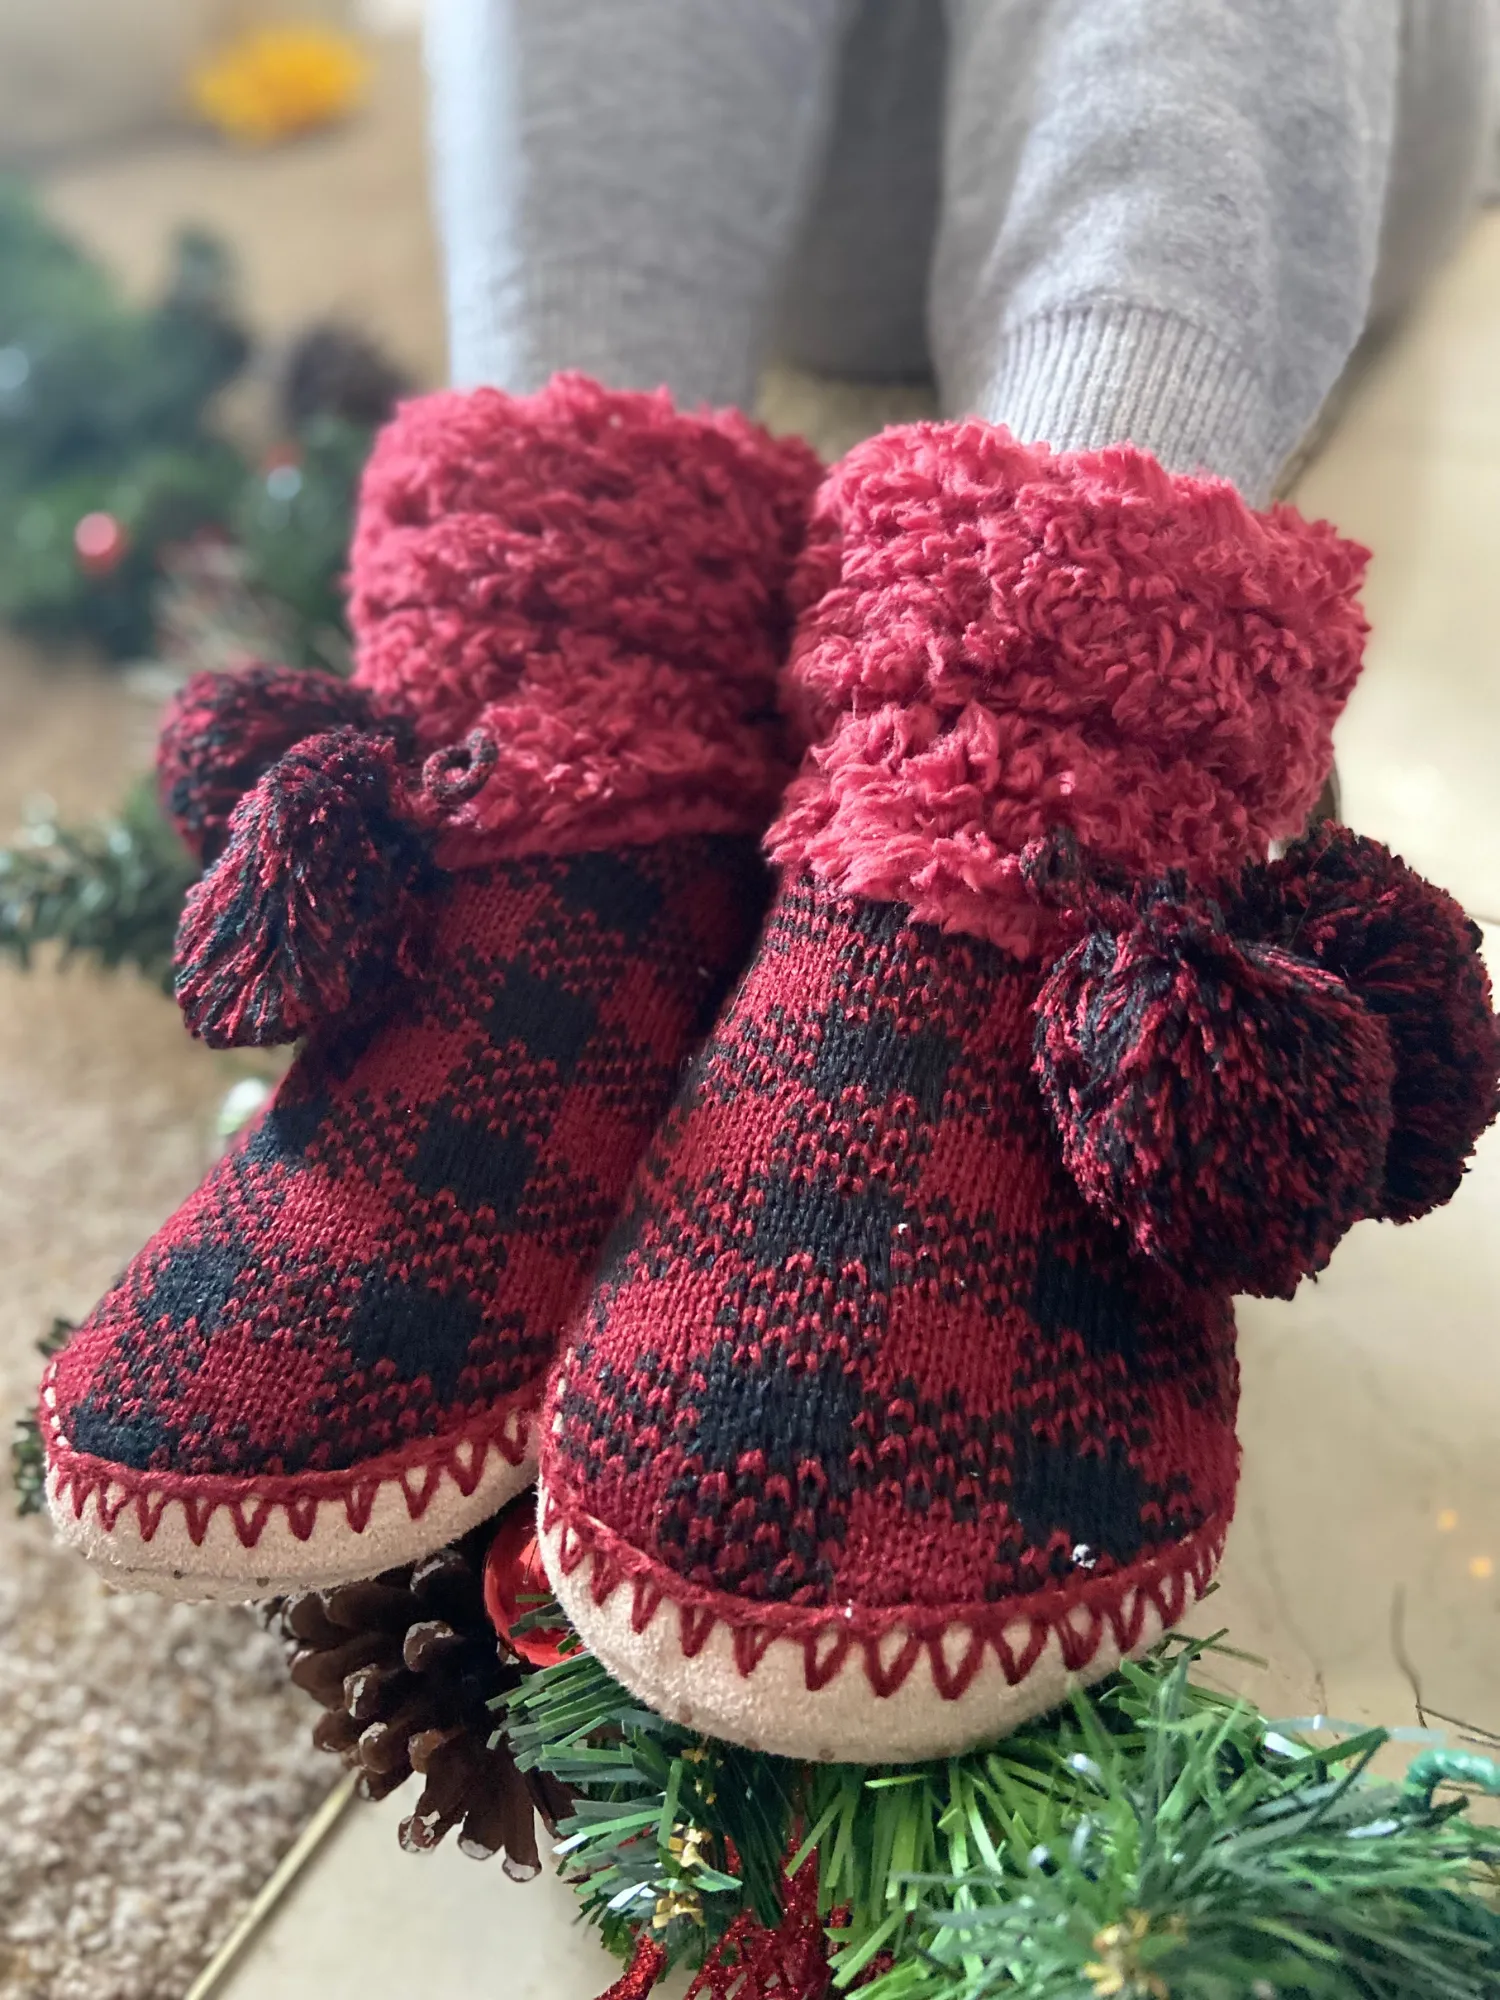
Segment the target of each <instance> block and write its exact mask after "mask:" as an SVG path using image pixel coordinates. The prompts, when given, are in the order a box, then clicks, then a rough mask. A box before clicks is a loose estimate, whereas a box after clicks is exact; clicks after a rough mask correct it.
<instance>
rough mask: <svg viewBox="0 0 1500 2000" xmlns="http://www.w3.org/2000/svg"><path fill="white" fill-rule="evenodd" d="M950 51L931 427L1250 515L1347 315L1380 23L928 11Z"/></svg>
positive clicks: (1143, 8)
mask: <svg viewBox="0 0 1500 2000" xmlns="http://www.w3.org/2000/svg"><path fill="white" fill-rule="evenodd" d="M1453 4H1454V6H1455V7H1456V9H1458V10H1460V11H1461V10H1462V9H1463V8H1464V6H1465V4H1466V0H1453ZM949 26H950V34H951V57H950V79H949V95H948V123H947V132H946V153H945V184H944V201H943V217H942V225H941V231H940V237H939V244H938V251H937V256H936V259H935V264H934V273H933V284H932V293H931V313H932V329H933V348H934V355H935V358H936V361H937V366H938V378H939V384H940V388H941V391H942V395H943V399H944V404H945V407H946V408H947V409H948V410H949V411H950V412H953V413H958V412H969V413H974V414H978V415H980V416H984V417H986V418H990V419H992V420H995V421H998V422H1002V423H1005V424H1007V425H1008V426H1009V427H1010V428H1011V429H1012V430H1013V431H1014V432H1015V433H1016V434H1017V435H1018V436H1019V437H1021V438H1022V439H1023V440H1025V441H1028V442H1030V441H1040V440H1045V441H1046V442H1049V443H1051V444H1053V445H1055V446H1058V447H1086V446H1093V445H1102V444H1108V443H1112V442H1119V441H1123V440H1129V441H1130V442H1133V443H1135V444H1138V445H1141V446H1143V447H1145V448H1146V449H1148V450H1150V451H1152V452H1154V453H1155V454H1156V455H1157V456H1158V457H1159V458H1160V459H1161V460H1162V461H1163V463H1164V464H1166V465H1167V466H1168V467H1170V468H1172V469H1174V470H1192V469H1199V468H1203V469H1207V470H1210V471H1213V472H1217V473H1220V474H1222V475H1224V476H1226V477H1228V478H1230V479H1232V480H1234V481H1235V482H1236V483H1237V484H1238V485H1239V486H1240V487H1241V488H1242V490H1243V491H1244V492H1245V493H1246V494H1247V495H1248V496H1249V497H1251V498H1252V499H1258V498H1261V497H1263V496H1264V495H1265V493H1266V492H1267V490H1268V489H1269V486H1270V484H1271V482H1272V480H1273V479H1274V477H1275V473H1276V470H1277V468H1278V466H1279V465H1280V464H1281V462H1282V460H1283V459H1284V458H1285V456H1286V454H1287V453H1288V452H1289V451H1290V450H1291V448H1292V446H1293V445H1294V444H1295V442H1296V440H1297V438H1298V437H1299V435H1300V434H1301V432H1302V431H1303V429H1304V428H1305V427H1306V425H1307V424H1308V423H1309V422H1310V421H1311V419H1312V417H1313V415H1314V413H1315V412H1316V410H1317V408H1318V406H1319V404H1320V403H1321V402H1322V400H1323V398H1324V396H1325V395H1326V394H1327V392H1328V390H1329V388H1330V387H1331V386H1332V384H1333V382H1334V381H1335V379H1336V378H1337V376H1338V373H1339V371H1340V369H1341V368H1342V367H1343V365H1344V362H1345V360H1346V358H1347V356H1348V354H1349V352H1350V350H1351V348H1352V347H1353V345H1354V342H1355V340H1356V339H1357V337H1358V335H1359V332H1360V329H1361V327H1362V326H1363V324H1364V321H1365V317H1366V314H1367V312H1368V310H1369V305H1370V297H1371V288H1372V282H1373V279H1374V274H1375V269H1376V262H1377V253H1378V247H1379V243H1380V235H1381V219H1382V211H1383V205H1384V201H1385V194H1386V187H1387V182H1388V179H1389V175H1390V169H1391V155H1392V143H1393V134H1394V131H1395V127H1396V107H1397V73H1398V50H1399V27H1400V6H1399V0H1322V4H1320V5H1318V6H1315V7H1309V6H1306V5H1304V4H1302V0H1238V4H1235V5H1228V4H1225V0H1111V3H1110V5H1109V6H1107V7H1101V6H1098V5H1096V4H1094V0H949Z"/></svg>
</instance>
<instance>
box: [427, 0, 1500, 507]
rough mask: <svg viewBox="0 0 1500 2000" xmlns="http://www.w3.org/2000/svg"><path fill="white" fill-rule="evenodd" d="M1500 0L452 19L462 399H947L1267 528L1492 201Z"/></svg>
mask: <svg viewBox="0 0 1500 2000" xmlns="http://www.w3.org/2000/svg"><path fill="white" fill-rule="evenodd" d="M1489 4H1490V0H433V4H432V6H431V8H430V11H429V29H428V58H429V65H430V69H431V74H432V81H433V139H434V159H435V166H436V185H437V191H438V207H439V214H440V220H441V225H442V232H443V238H444V244H445V251H446V259H447V274H448V303H449V316H450V329H451V341H452V372H453V377H454V380H455V381H456V382H457V383H459V384H460V385H468V384H473V383H477V382H494V383H498V384H500V385H501V386H503V387H507V388H511V389H515V390H524V389H528V388H531V387H534V386H535V385H536V384H537V383H539V382H540V381H542V380H544V379H545V378H546V377H547V376H548V375H549V374H551V373H552V372H553V370H554V369H557V368H561V367H575V368H582V369H585V370H586V371H588V372H589V373H591V374H594V375H597V376H599V377H601V378H602V379H603V380H605V381H607V382H610V383H612V384H616V385H619V386H654V385H656V384H657V383H663V382H664V383H666V384H667V386H668V387H669V388H670V389H672V390H673V392H674V393H675V395H676V396H677V397H678V399H679V400H682V401H686V402H695V401H698V400H700V399H706V400H708V401H711V402H715V403H741V404H748V403H749V402H751V401H752V400H753V395H754V387H755V382H756V379H757V376H758V373H759V371H760V369H761V366H762V364H763V362H764V361H765V359H766V358H767V356H768V354H770V353H772V352H777V353H779V354H780V355H781V356H782V357H783V358H786V359H789V360H792V361H794V362H797V363H800V364H801V365H803V366H806V367H811V368H814V369H816V370H819V371H822V372H825V373H830V374H835V375H843V376H854V377H893V376H894V377H902V376H916V375H921V374H925V373H931V374H932V375H933V376H934V377H935V380H936V383H937V388H938V394H939V399H940V403H941V406H942V407H943V409H944V410H945V411H946V412H948V413H951V414H959V413H965V412H976V413H978V414H980V415H983V416H985V417H988V418H991V419H993V420H995V421H998V422H1003V423H1006V424H1008V425H1009V426H1010V427H1011V429H1012V430H1014V431H1015V432H1016V433H1017V434H1018V435H1019V436H1021V437H1023V438H1026V439H1046V440H1048V441H1050V442H1051V443H1053V444H1054V445H1057V446H1058V447H1060V448H1066V447H1080V446H1089V445H1098V444H1104V443H1110V442H1116V441H1119V440H1122V439H1129V440H1132V441H1134V442H1135V443H1138V444H1141V445H1143V446H1145V447H1146V448H1147V449H1149V450H1151V451H1154V452H1155V453H1156V454H1157V455H1158V456H1159V457H1160V458H1161V459H1162V460H1163V461H1164V462H1165V463H1166V464H1168V465H1169V466H1172V467H1174V468H1179V469H1192V468H1206V469H1209V470H1212V471H1215V472H1218V473H1221V474H1223V475H1224V476H1226V477H1228V478H1230V479H1233V480H1234V481H1236V482H1237V483H1238V484H1239V486H1240V487H1241V488H1242V489H1243V490H1244V491H1245V492H1246V493H1247V494H1248V495H1249V496H1250V497H1251V498H1252V499H1257V500H1258V499H1260V498H1262V497H1263V496H1264V494H1265V493H1266V491H1267V490H1268V488H1269V487H1270V485H1271V483H1272V481H1273V479H1274V477H1275V474H1276V471H1277V468H1278V467H1279V466H1280V465H1281V464H1282V462H1283V461H1284V459H1285V458H1286V456H1287V455H1288V453H1289V452H1290V451H1291V450H1292V448H1293V447H1294V446H1295V444H1296V443H1297V440H1298V439H1299V437H1300V436H1301V435H1302V434H1303V432H1304V431H1305V430H1306V429H1307V427H1308V426H1309V425H1310V424H1311V423H1312V421H1313V419H1314V418H1315V416H1316V414H1317V412H1318V409H1319V407H1320V405H1321V404H1322V402H1323V399H1324V398H1325V396H1326V395H1327V394H1328V391H1329V390H1330V388H1331V387H1332V385H1333V384H1334V382H1335V381H1336V379H1337V378H1338V376H1339V373H1340V371H1341V370H1342V369H1343V367H1344V365H1345V363H1346V361H1347V359H1348V357H1349V354H1350V352H1351V351H1352V349H1353V347H1354V345H1355V343H1356V341H1357V340H1358V338H1359V336H1360V334H1361V332H1362V331H1363V329H1364V328H1365V327H1366V325H1367V324H1369V322H1370V321H1371V318H1372V316H1377V317H1378V316H1379V315H1382V314H1386V313H1389V312H1392V311H1394V310H1395V309H1397V308H1398V307H1399V306H1400V305H1401V304H1402V303H1403V302H1404V300H1405V299H1406V298H1407V297H1409V296H1410V295H1411V293H1412V292H1413V291H1414V290H1415V289H1416V288H1417V286H1418V285H1419V284H1420V282H1421V280H1422V278H1423V277H1424V276H1425V275H1426V273H1427V272H1428V271H1429V270H1430V269H1431V268H1432V266H1433V264H1434V263H1435V262H1436V261H1437V259H1438V258H1439V257H1440V256H1441V255H1442V253H1443V252H1444V250H1445V249H1446V248H1447V247H1448V245H1449V243H1450V241H1451V239H1452V237H1453V234H1454V233H1455V230H1456V228H1457V227H1458V225H1459V224H1460V222H1461V221H1462V218H1463V216H1464V215H1465V213H1466V212H1467V210H1468V207H1469V205H1470V203H1471V201H1472V200H1473V198H1474V194H1475V190H1476V187H1477V185H1478V181H1479V177H1480V174H1481V171H1482V164H1483V160H1484V153H1485V144H1486V138H1487V129H1488V128H1487V116H1488V82H1489V79H1488V60H1487V59H1488V53H1489V47H1490V42H1489V36H1488V33H1487V20H1488V16H1487V9H1488V5H1489Z"/></svg>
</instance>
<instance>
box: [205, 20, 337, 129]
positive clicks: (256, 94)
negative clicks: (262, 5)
mask: <svg viewBox="0 0 1500 2000" xmlns="http://www.w3.org/2000/svg"><path fill="white" fill-rule="evenodd" d="M368 76H369V65H368V63H367V62H366V60H365V57H364V53H363V51H362V50H361V48H360V46H359V44H358V42H356V41H354V40H352V39H351V37H350V36H348V35H341V34H339V33H338V32H337V31H336V30H334V29H332V28H321V27H316V26H313V25H308V26H306V27H292V26H288V27H284V28H261V29H258V30H256V31H255V32H254V33H252V34H248V35H245V36H242V37H241V38H240V39H239V40H238V41H236V42H233V43H231V44H230V46H229V47H228V48H226V49H224V50H222V51H221V52H220V53H219V54H218V55H216V56H214V57H211V58H210V60H209V61H207V62H206V63H204V64H203V65H202V66H201V68H199V69H197V70H196V71H195V72H194V73H193V75H192V77H191V78H190V79H189V85H188V88H189V93H190V95H191V97H192V101H193V106H194V109H195V110H197V111H198V112H199V114H200V115H201V116H202V117H204V118H206V119H207V120H208V121H209V123H210V124H211V125H216V126H217V127H218V128H219V130H220V131H221V132H223V133H224V134H225V135H226V136H227V137H229V138H231V139H237V140H239V141H240V142H241V143H242V144H244V145H249V146H268V145H271V144H273V143H274V142H275V141H276V140H277V139H286V138H290V137H291V136H292V135H293V134H295V133H298V132H307V131H311V130H312V129H313V128H314V127H316V126H319V125H327V124H331V123H332V122H333V121H334V120H335V119H338V118H342V117H343V116H344V115H345V114H346V113H347V112H349V111H351V110H352V109H353V108H354V106H355V105H356V104H357V103H358V102H359V101H360V99H361V97H362V96H363V95H364V90H365V84H366V80H367V78H368Z"/></svg>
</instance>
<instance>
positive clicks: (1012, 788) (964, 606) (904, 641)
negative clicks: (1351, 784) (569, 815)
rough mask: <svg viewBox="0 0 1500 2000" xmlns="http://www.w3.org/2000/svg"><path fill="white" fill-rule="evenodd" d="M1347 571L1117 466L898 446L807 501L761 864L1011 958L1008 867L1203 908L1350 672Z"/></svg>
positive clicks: (1292, 777)
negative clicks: (1064, 851)
mask: <svg viewBox="0 0 1500 2000" xmlns="http://www.w3.org/2000/svg"><path fill="white" fill-rule="evenodd" d="M1365 559H1366V558H1365V551H1364V550H1362V549H1360V548H1358V547H1356V546H1355V545H1354V544H1353V543H1350V542H1346V541H1343V540H1341V539H1340V538H1339V537H1338V536H1337V535H1336V534H1335V533H1334V531H1333V530H1332V529H1331V528H1330V527H1328V525H1327V524H1326V523H1308V522H1306V521H1304V520H1303V519H1302V518H1301V516H1300V515H1298V514H1297V513H1296V512H1295V511H1294V510H1293V509H1291V508H1290V507H1277V508H1273V509H1272V510H1271V511H1270V512H1269V513H1266V514H1253V513H1251V511H1250V510H1249V508H1247V507H1246V506H1245V504H1244V502H1243V501H1242V500H1241V499H1240V498H1239V496H1238V495H1237V494H1236V493H1235V491H1234V489H1233V488H1232V487H1231V486H1229V485H1228V484H1226V483H1225V482H1224V481H1222V480H1214V479H1190V478H1181V477H1175V478H1174V477H1172V476H1171V475H1169V474H1168V473H1166V472H1164V471H1163V470H1162V468H1161V467H1160V466H1159V465H1158V464H1156V462H1155V461H1154V460H1153V459H1151V458H1150V457H1148V456H1147V455H1146V454H1145V453H1144V452H1140V451H1136V450H1133V449H1131V448H1129V447H1120V448H1119V449H1116V450H1110V451H1101V452H1087V453H1077V454H1056V455H1055V454H1053V453H1051V452H1049V451H1048V450H1047V449H1046V447H1045V446H1041V447H1037V446H1023V445H1020V444H1017V443H1016V442H1015V440H1014V439H1013V438H1011V437H1010V436H1009V435H1008V434H1007V433H1006V432H1005V431H1003V430H999V429H997V428H995V427H993V426H991V425H988V424H981V423H966V424H958V425H940V424H916V425H911V426H908V427H907V428H905V429H902V430H891V431H886V432H885V433H883V434H882V435H881V436H880V437H877V438H873V439H871V440H870V441H869V442H868V443H867V444H864V445H861V446H859V447H858V448H857V449H856V450H854V451H853V452H851V453H850V454H849V456H848V457H847V458H846V459H845V460H844V461H843V463H842V465H840V466H839V467H838V468H837V469H836V470H835V471H834V472H833V473H832V474H831V475H830V477H829V479H828V480H827V481H826V482H825V484H824V486H823V488H822V490H821V492H820V494H819V497H818V502H817V506H816V509H815V512H814V519H813V524H812V528H811V530H810V533H809V538H808V546H807V550H806V553H805V555H804V557H803V562H802V566H801V572H800V574H799V577H798V581H797V591H798V595H799V599H800V601H801V602H802V603H803V604H805V605H806V606H807V609H806V612H805V614H804V616H803V618H802V621H801V623H800V625H799V628H798V632H797V637H796V643H795V648H794V653H793V659H792V665H791V673H790V679H791V683H792V687H793V689H794V696H795V701H796V706H797V709H798V712H799V714H800V716H801V718H802V721H803V724H804V727H805V729H806V732H807V734H808V736H809V738H810V740H811V741H812V743H813V745H814V747H813V750H812V752H811V755H810V757H809V758H808V761H807V764H806V765H805V766H804V769H803V771H802V773H801V774H800V775H799V777H798V778H797V780H796V781H795V783H794V784H793V786H792V788H791V791H790V792H789V794H788V796H787V799H786V801H785V803H784V805H783V808H782V811H781V812H780V814H779V815H778V818H777V823H776V827H775V830H774V833H773V835H772V839H771V843H770V849H771V854H772V856H773V858H774V859H775V860H776V861H777V862H778V863H780V864H781V866H783V867H784V868H786V869H788V870H791V871H793V872H795V871H796V870H797V869H799V868H802V867H804V866H811V867H812V868H813V869H815V870H816V871H817V873H818V874H819V875H820V876H822V878H823V879H824V880H825V881H827V882H828V883H830V885H831V886H833V887H835V888H839V889H845V890H849V891H851V892H854V893H858V894H861V895H869V896H876V897H880V898H884V899H888V900H891V901H901V902H904V903H906V904H907V905H908V906H909V907H910V908H911V909H913V910H914V911H915V913H916V914H917V915H918V916H919V917H921V918H923V919H925V920H927V921H930V922H934V923H938V924H941V925H944V926H957V927H959V928H962V929H965V930H970V931H973V932H975V933H976V934H978V935H981V936H985V937H989V938H991V939H992V940H993V941H994V942H996V943H998V944H1003V945H1006V946H1007V947H1008V948H1010V949H1013V950H1018V951H1025V950H1026V949H1027V948H1028V946H1029V944H1030V942H1031V940H1032V937H1033V935H1034V932H1035V920H1034V915H1033V911H1032V906H1031V904H1030V902H1029V899H1028V898H1027V897H1026V896H1025V894H1024V892H1023V891H1022V890H1021V889H1020V885H1019V881H1018V869H1019V855H1020V852H1021V850H1022V848H1023V847H1024V846H1025V845H1026V843H1027V842H1028V841H1029V840H1031V839H1033V838H1035V837H1037V836H1038V835H1041V834H1045V833H1048V832H1051V831H1054V830H1056V829H1058V828H1066V829H1068V830H1070V831H1071V832H1072V833H1073V834H1074V835H1075V836H1076V837H1077V839H1078V840H1079V842H1080V843H1082V844H1083V845H1084V846H1086V847H1087V848H1088V850H1089V851H1090V852H1091V853H1092V854H1093V855H1095V856H1096V857H1097V858H1098V859H1099V860H1100V861H1101V862H1104V863H1109V864H1115V865H1118V866H1120V867H1122V868H1124V869H1127V870H1129V871H1131V872H1132V873H1137V874H1146V875H1153V874H1158V873H1161V872H1164V871H1165V870H1167V869H1169V868H1178V867H1180V868H1183V869H1185V870H1186V871H1187V872H1188V874H1189V876H1190V877H1191V878H1192V879H1193V880H1195V881H1198V882H1205V883H1211V882H1216V881H1219V880H1221V879H1223V878H1224V876H1225V875H1226V874H1230V873H1232V872H1233V871H1234V870H1235V869H1237V868H1238V867H1239V866H1240V865H1241V864H1242V863H1243V862H1245V861H1247V860H1249V859H1251V858H1252V857H1263V856H1264V854H1265V852H1266V848H1267V846H1268V844H1269V843H1270V842H1271V841H1272V840H1275V839H1284V838H1287V837H1288V836H1290V835H1293V834H1296V833H1298V832H1300V831H1301V829H1302V827H1303V825H1304V823H1305V822H1306V819H1307V814H1308V811H1309V809H1310V808H1311V806H1312V803H1313V801H1314V799H1315V798H1316V797H1317V793H1318V789H1319V787H1320V786H1321V784H1322V782H1323V779H1324V777H1325V776H1326V774H1327V771H1328V767H1329V764H1330V761H1331V759H1332V754H1333V753H1332V740H1331V733H1332V728H1333V724H1334V721H1335V720H1336V718H1337V716H1338V714H1339V712H1340V710H1341V709H1342V707H1343V705H1344V702H1345V700H1346V699H1347V698H1348V694H1349V691H1350V689H1351V688H1352V686H1353V685H1354V680H1355V676H1356V675H1357V673H1358V671H1359V663H1360V654H1361V648H1362V645H1363V640H1364V634H1365V629H1366V627H1365V620H1364V617H1363V614H1362V613H1361V611H1360V609H1359V605H1358V601H1357V596H1356V593H1357V590H1358V587H1359V583H1360V580H1361V577H1362V575H1363V572H1364V565H1365Z"/></svg>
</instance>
